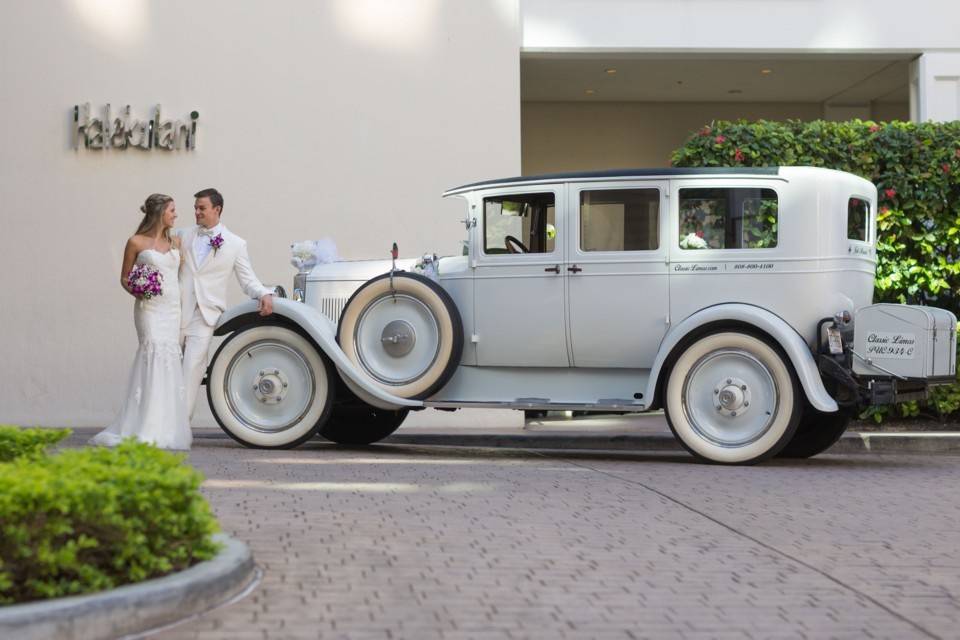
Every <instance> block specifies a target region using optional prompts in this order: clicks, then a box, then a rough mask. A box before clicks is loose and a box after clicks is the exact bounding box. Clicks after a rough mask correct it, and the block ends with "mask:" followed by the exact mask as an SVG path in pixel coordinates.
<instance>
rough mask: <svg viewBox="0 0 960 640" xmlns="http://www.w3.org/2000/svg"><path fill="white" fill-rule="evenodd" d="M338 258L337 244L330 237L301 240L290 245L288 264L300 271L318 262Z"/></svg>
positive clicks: (310, 267)
mask: <svg viewBox="0 0 960 640" xmlns="http://www.w3.org/2000/svg"><path fill="white" fill-rule="evenodd" d="M339 259H340V258H339V256H338V255H337V245H336V244H335V243H334V242H333V239H332V238H321V239H319V240H301V241H299V242H294V243H293V244H292V245H290V264H292V265H293V266H295V267H296V268H297V270H298V271H300V272H306V271H310V270H311V269H313V268H314V267H315V266H317V265H318V264H328V263H330V262H336V261H337V260H339Z"/></svg>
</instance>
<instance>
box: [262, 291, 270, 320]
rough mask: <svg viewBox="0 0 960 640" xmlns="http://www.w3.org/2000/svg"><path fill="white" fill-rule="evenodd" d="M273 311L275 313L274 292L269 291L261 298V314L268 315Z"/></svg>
mask: <svg viewBox="0 0 960 640" xmlns="http://www.w3.org/2000/svg"><path fill="white" fill-rule="evenodd" d="M271 313H273V294H272V293H268V294H267V295H265V296H263V297H262V298H260V315H262V316H268V315H270V314H271Z"/></svg>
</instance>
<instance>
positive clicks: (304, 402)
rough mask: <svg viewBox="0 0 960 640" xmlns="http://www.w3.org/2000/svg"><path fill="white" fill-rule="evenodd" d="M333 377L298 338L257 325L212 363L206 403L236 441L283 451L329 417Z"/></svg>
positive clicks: (229, 342) (318, 356)
mask: <svg viewBox="0 0 960 640" xmlns="http://www.w3.org/2000/svg"><path fill="white" fill-rule="evenodd" d="M334 388H335V387H334V384H333V373H332V372H331V368H330V366H329V365H328V364H327V361H326V359H325V358H324V357H323V356H322V355H321V354H320V353H319V352H318V351H317V349H316V348H315V347H314V346H313V344H312V343H311V342H310V341H309V340H307V339H306V338H305V337H304V336H302V335H301V334H300V333H298V332H296V331H294V330H293V329H290V328H288V327H285V326H279V325H274V324H263V325H255V326H252V327H248V328H246V329H242V330H240V331H237V332H236V333H234V334H232V335H231V336H230V337H229V338H227V339H226V340H225V341H224V342H223V344H221V345H220V348H219V349H217V352H216V354H215V355H214V356H213V361H212V362H211V363H210V369H209V374H208V379H207V399H208V400H209V401H210V409H211V410H212V411H213V416H214V418H215V419H216V420H217V423H218V424H219V425H220V427H221V428H222V429H223V430H224V431H225V432H226V433H227V435H229V436H230V437H231V438H233V439H234V440H236V441H237V442H239V443H241V444H243V445H245V446H248V447H256V448H267V449H286V448H290V447H295V446H297V445H299V444H301V443H303V442H306V441H307V440H309V439H310V438H311V437H313V435H314V434H315V433H316V431H317V429H318V428H320V427H321V426H322V425H323V424H324V422H326V420H327V418H328V417H329V415H330V411H331V408H332V405H333V399H334Z"/></svg>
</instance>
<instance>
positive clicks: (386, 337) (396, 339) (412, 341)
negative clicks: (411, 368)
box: [380, 320, 417, 358]
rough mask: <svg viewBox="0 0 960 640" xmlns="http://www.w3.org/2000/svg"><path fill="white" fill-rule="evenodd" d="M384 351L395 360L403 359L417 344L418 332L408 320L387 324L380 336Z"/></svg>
mask: <svg viewBox="0 0 960 640" xmlns="http://www.w3.org/2000/svg"><path fill="white" fill-rule="evenodd" d="M380 343H381V344H382V345H383V350H384V351H386V352H387V354H388V355H391V356H393V357H394V358H402V357H403V356H405V355H407V354H408V353H410V352H411V351H413V347H414V345H416V344H417V332H416V330H415V329H414V328H413V325H412V324H410V323H409V322H407V321H406V320H394V321H392V322H389V323H387V326H385V327H384V328H383V333H382V334H381V335H380Z"/></svg>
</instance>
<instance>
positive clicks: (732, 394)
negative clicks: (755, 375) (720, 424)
mask: <svg viewBox="0 0 960 640" xmlns="http://www.w3.org/2000/svg"><path fill="white" fill-rule="evenodd" d="M713 405H714V406H715V407H716V408H717V411H718V412H720V413H721V414H722V415H725V416H729V417H731V418H736V417H737V416H738V415H739V416H742V415H743V414H745V413H746V412H747V411H748V410H749V409H750V388H749V387H748V386H747V383H746V382H744V381H743V380H741V379H740V378H726V379H725V380H721V381H720V382H719V383H718V384H717V385H716V386H715V387H714V388H713Z"/></svg>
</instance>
